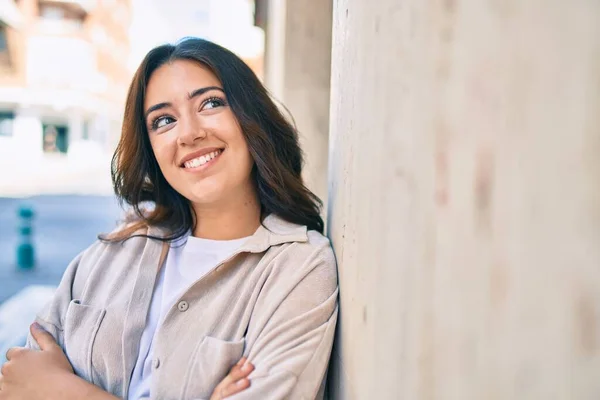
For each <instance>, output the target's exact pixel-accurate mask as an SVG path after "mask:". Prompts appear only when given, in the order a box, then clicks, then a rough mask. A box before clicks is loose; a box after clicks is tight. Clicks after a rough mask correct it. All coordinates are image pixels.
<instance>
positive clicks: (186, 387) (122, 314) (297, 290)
mask: <svg viewBox="0 0 600 400" xmlns="http://www.w3.org/2000/svg"><path fill="white" fill-rule="evenodd" d="M147 233H148V234H151V235H161V234H164V233H163V232H162V231H160V230H158V229H156V228H149V229H148V231H147ZM168 248H169V246H168V244H164V243H162V242H160V241H157V240H152V239H146V238H143V237H135V238H131V239H129V240H127V241H125V242H124V243H123V244H121V243H102V242H96V243H95V244H94V245H92V246H91V247H90V248H88V249H87V250H85V251H84V252H83V253H81V254H80V255H79V256H77V257H76V258H75V260H74V261H73V262H72V263H71V264H70V265H69V267H68V268H67V270H66V272H65V275H64V277H63V279H62V282H61V283H60V285H59V287H58V289H57V292H56V294H55V296H54V298H53V300H52V301H51V302H50V303H49V304H48V305H47V306H46V307H45V308H44V310H43V311H41V312H40V313H39V315H38V318H37V322H38V323H39V324H40V325H42V327H43V328H45V329H46V330H48V331H49V332H50V333H51V334H52V335H53V336H54V337H55V338H56V340H57V342H58V343H59V344H60V345H61V346H62V348H63V349H64V351H65V353H66V354H67V357H68V358H69V360H70V361H71V364H72V365H73V368H74V370H75V372H76V374H77V375H79V376H81V377H82V378H84V379H86V380H87V381H89V382H92V383H94V384H96V385H98V386H99V387H101V388H103V389H104V390H106V391H108V392H110V393H112V394H114V395H116V396H119V397H121V398H126V397H127V392H128V389H129V382H130V378H131V375H132V371H133V368H134V365H135V362H136V358H137V355H138V347H139V343H140V338H141V335H142V332H143V330H144V327H145V324H146V316H147V314H148V310H149V307H150V300H151V299H152V293H153V288H154V284H155V281H156V278H157V273H158V270H159V268H160V267H161V266H162V264H163V262H164V259H165V257H166V253H167V252H168ZM337 297H338V284H337V271H336V263H335V259H334V255H333V251H332V249H331V246H330V243H329V240H328V239H327V238H325V237H324V236H322V235H321V234H319V233H318V232H315V231H307V229H306V227H304V226H298V225H294V224H291V223H288V222H286V221H284V220H282V219H281V218H278V217H276V216H274V215H270V216H268V217H267V218H266V219H265V220H264V222H263V225H262V226H261V227H259V229H258V230H257V231H256V233H255V234H254V235H253V236H251V237H250V239H249V240H248V241H247V242H246V243H245V244H244V245H243V246H242V248H240V249H239V251H237V252H236V253H235V254H234V255H233V256H232V257H231V258H229V259H228V260H226V261H225V262H223V263H222V264H220V265H218V266H216V267H215V268H214V269H213V270H212V271H211V272H209V273H208V274H206V275H205V276H204V277H203V278H202V279H200V280H198V281H196V282H190V286H189V288H188V289H187V291H186V292H185V293H184V294H183V295H182V296H181V298H180V299H179V300H178V301H177V302H176V303H175V304H174V306H173V307H172V309H171V310H170V311H169V312H168V313H167V315H166V317H165V320H164V322H163V324H162V325H161V326H160V327H159V328H158V331H157V334H156V336H155V339H154V340H155V346H156V347H155V353H154V357H155V359H154V360H153V368H154V372H153V375H152V388H151V393H152V399H160V400H168V399H208V398H209V397H210V395H211V393H212V390H213V389H214V387H215V386H216V385H217V384H218V383H219V382H220V381H221V379H222V378H223V377H225V375H226V374H227V373H228V371H229V369H230V367H231V366H232V365H233V364H235V363H236V362H237V361H238V360H239V359H240V358H241V357H242V356H247V357H248V358H249V359H250V361H251V362H252V363H253V364H254V365H255V367H256V370H255V371H254V372H253V373H252V374H251V375H250V380H251V387H250V388H249V389H247V390H245V391H243V392H241V393H239V394H237V395H234V396H232V397H230V398H229V399H231V400H244V399H260V400H267V399H311V400H312V399H315V398H317V399H320V398H322V396H323V388H324V385H323V383H324V378H325V375H326V369H327V365H328V361H329V356H330V352H331V347H332V342H333V336H334V330H335V325H336V319H337V311H338V303H337ZM28 346H29V347H34V348H36V347H37V346H36V344H35V342H34V341H33V340H32V339H31V337H30V338H29V340H28Z"/></svg>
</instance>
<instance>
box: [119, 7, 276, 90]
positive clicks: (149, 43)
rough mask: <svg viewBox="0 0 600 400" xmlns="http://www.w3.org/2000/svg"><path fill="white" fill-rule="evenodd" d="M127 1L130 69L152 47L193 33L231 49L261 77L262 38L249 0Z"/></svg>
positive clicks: (137, 63) (262, 33)
mask: <svg viewBox="0 0 600 400" xmlns="http://www.w3.org/2000/svg"><path fill="white" fill-rule="evenodd" d="M131 4H132V9H133V18H132V22H131V28H130V31H129V34H130V41H131V47H132V56H131V58H130V67H131V68H132V69H134V68H136V67H137V66H138V65H139V63H140V61H141V60H142V58H143V57H144V55H145V54H146V53H147V52H148V50H150V49H151V48H152V47H154V46H157V45H159V44H163V43H173V42H175V41H177V40H179V39H181V38H183V37H186V36H193V37H200V38H204V39H208V40H210V41H213V42H215V43H218V44H220V45H221V46H224V47H226V48H228V49H229V50H231V51H233V52H234V53H236V54H237V55H238V56H239V57H240V58H242V59H243V60H244V61H245V62H246V63H247V64H248V65H249V66H250V67H251V68H252V69H253V70H254V72H255V73H256V74H257V75H258V76H259V77H261V78H262V76H263V57H264V42H265V39H264V31H263V30H262V29H261V28H260V27H257V26H255V24H254V10H255V2H254V1H253V0H195V1H181V2H177V3H173V2H172V1H171V0H131ZM174 4H176V6H174Z"/></svg>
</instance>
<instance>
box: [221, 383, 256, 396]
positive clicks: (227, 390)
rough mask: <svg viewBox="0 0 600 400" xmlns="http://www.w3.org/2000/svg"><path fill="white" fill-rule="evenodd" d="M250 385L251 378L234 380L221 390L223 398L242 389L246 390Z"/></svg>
mask: <svg viewBox="0 0 600 400" xmlns="http://www.w3.org/2000/svg"><path fill="white" fill-rule="evenodd" d="M249 387H250V379H248V378H242V379H240V380H238V381H237V382H233V383H232V384H230V385H227V386H225V387H224V388H223V389H222V390H221V398H222V399H224V398H226V397H229V396H233V395H234V394H236V393H239V392H241V391H242V390H246V389H248V388H249Z"/></svg>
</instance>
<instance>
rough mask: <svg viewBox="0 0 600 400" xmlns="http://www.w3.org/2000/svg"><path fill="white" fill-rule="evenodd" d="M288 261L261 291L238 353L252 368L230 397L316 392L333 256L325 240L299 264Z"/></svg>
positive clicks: (329, 326) (325, 356)
mask: <svg viewBox="0 0 600 400" xmlns="http://www.w3.org/2000/svg"><path fill="white" fill-rule="evenodd" d="M294 258H295V257H294ZM292 264H294V265H293V266H294V270H291V268H281V269H280V270H279V274H280V275H279V276H277V273H274V274H273V275H275V276H271V277H269V279H268V280H267V282H266V283H265V286H264V288H263V289H262V291H261V296H260V298H259V301H258V302H257V304H256V306H255V312H254V313H253V317H252V318H251V321H250V324H249V327H248V333H247V345H248V347H247V349H246V350H245V352H244V353H245V354H246V355H247V357H248V359H249V360H250V362H252V363H253V364H254V366H255V368H256V369H255V370H254V372H253V373H252V374H251V375H250V376H249V379H250V382H251V386H250V387H249V388H248V389H246V390H244V391H242V392H240V393H238V394H236V395H234V396H231V397H230V399H231V400H246V399H248V400H249V399H273V400H276V399H294V400H295V399H310V400H313V399H315V398H316V397H317V396H319V397H320V396H321V391H322V389H323V388H324V386H323V383H324V378H325V375H326V371H327V366H328V364H329V357H330V354H331V348H332V345H333V338H334V331H335V326H336V322H337V313H338V284H337V269H336V264H335V258H334V256H333V251H332V250H331V248H330V246H329V244H327V246H324V247H323V248H321V249H318V250H317V251H316V252H315V253H314V254H312V255H311V256H310V257H308V259H307V260H306V262H305V263H304V264H303V265H302V266H301V267H300V268H297V269H296V266H297V265H298V262H297V259H296V260H295V262H293V263H292ZM290 276H291V279H290ZM269 280H270V282H269ZM263 294H264V295H263Z"/></svg>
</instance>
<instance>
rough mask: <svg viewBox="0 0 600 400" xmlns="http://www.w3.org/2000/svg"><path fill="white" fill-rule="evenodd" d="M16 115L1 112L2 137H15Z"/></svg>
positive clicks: (0, 130) (0, 126) (0, 134)
mask: <svg viewBox="0 0 600 400" xmlns="http://www.w3.org/2000/svg"><path fill="white" fill-rule="evenodd" d="M14 119H15V114H14V113H13V112H11V111H0V137H1V136H12V135H13V121H14Z"/></svg>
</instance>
